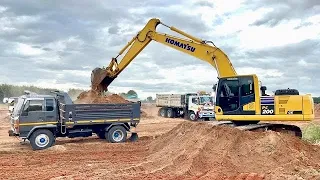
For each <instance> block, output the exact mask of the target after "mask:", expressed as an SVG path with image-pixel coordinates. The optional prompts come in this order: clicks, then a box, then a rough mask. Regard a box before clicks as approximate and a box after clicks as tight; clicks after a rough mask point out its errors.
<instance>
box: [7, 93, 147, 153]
mask: <svg viewBox="0 0 320 180" xmlns="http://www.w3.org/2000/svg"><path fill="white" fill-rule="evenodd" d="M140 108H141V103H140V102H134V103H133V102H129V103H116V104H74V103H73V102H72V100H71V98H70V97H69V95H68V94H67V93H65V92H60V91H55V92H53V95H38V94H37V95H33V94H25V95H22V96H20V97H19V98H18V101H17V104H16V106H15V109H14V111H13V114H12V116H11V121H10V122H11V129H10V130H9V132H8V133H9V136H16V137H20V138H21V139H22V140H24V141H26V140H29V141H30V144H31V146H32V149H33V150H42V149H46V148H49V147H51V146H53V145H54V144H55V140H56V138H58V137H68V138H74V137H89V136H92V135H93V134H96V135H97V136H98V137H99V138H100V139H104V140H106V141H107V142H111V143H121V142H125V141H127V140H130V141H136V140H137V139H138V135H137V133H136V132H132V129H134V128H135V127H136V126H137V125H138V124H139V122H140V113H141V111H140ZM128 132H130V133H131V137H130V138H128V139H127V134H128Z"/></svg>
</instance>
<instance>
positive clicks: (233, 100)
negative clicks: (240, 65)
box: [217, 78, 239, 112]
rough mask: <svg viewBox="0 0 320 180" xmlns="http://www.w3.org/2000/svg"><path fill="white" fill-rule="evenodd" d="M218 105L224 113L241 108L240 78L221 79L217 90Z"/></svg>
mask: <svg viewBox="0 0 320 180" xmlns="http://www.w3.org/2000/svg"><path fill="white" fill-rule="evenodd" d="M217 103H218V104H217V105H219V106H220V107H221V108H222V110H223V111H224V112H227V111H234V110H236V109H238V108H239V80H238V78H232V79H231V78H230V79H228V78H226V79H220V80H219V85H218V90H217Z"/></svg>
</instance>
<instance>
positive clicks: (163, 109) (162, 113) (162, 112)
mask: <svg viewBox="0 0 320 180" xmlns="http://www.w3.org/2000/svg"><path fill="white" fill-rule="evenodd" d="M160 116H161V117H167V113H166V109H165V108H161V109H160Z"/></svg>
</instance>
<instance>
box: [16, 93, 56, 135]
mask: <svg viewBox="0 0 320 180" xmlns="http://www.w3.org/2000/svg"><path fill="white" fill-rule="evenodd" d="M57 114H58V113H57V104H56V100H55V98H54V96H50V95H23V96H20V97H19V98H18V101H17V104H16V106H15V109H14V111H13V113H12V116H11V120H10V122H11V130H12V133H13V134H14V135H16V136H19V137H21V138H27V137H28V134H29V132H30V131H31V130H32V128H34V125H37V124H38V125H47V124H56V123H57V121H56V119H57V118H58V117H57Z"/></svg>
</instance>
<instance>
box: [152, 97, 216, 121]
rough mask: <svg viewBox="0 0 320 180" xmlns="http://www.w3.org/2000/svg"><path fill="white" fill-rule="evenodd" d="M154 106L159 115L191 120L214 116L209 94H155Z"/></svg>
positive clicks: (211, 99)
mask: <svg viewBox="0 0 320 180" xmlns="http://www.w3.org/2000/svg"><path fill="white" fill-rule="evenodd" d="M156 106H157V107H161V108H160V109H159V111H158V115H159V116H161V117H169V118H175V117H183V118H185V119H189V120H192V121H195V120H198V119H204V120H210V118H214V117H215V114H214V98H213V97H212V96H211V95H209V94H204V95H200V94H198V93H186V94H156Z"/></svg>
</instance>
